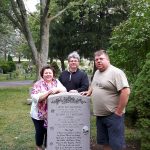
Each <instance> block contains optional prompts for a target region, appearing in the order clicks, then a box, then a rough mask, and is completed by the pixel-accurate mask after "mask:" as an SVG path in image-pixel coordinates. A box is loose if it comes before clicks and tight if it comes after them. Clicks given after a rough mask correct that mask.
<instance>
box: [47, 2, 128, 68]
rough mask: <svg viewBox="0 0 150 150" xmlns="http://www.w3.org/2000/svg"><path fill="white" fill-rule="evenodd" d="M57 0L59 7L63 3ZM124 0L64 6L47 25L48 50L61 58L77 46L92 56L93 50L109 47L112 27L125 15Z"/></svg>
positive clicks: (82, 53) (61, 59)
mask: <svg viewBox="0 0 150 150" xmlns="http://www.w3.org/2000/svg"><path fill="white" fill-rule="evenodd" d="M64 5H65V4H64V3H59V4H58V6H59V7H65V6H64ZM127 9H128V2H127V1H120V0H117V2H116V1H112V0H105V1H87V3H84V4H80V5H76V6H74V7H72V8H71V9H68V10H66V11H65V12H64V13H63V14H62V16H61V18H57V20H55V21H54V22H53V23H52V24H51V26H50V35H51V36H52V38H51V40H50V53H49V56H50V57H52V56H55V57H56V58H58V59H60V61H61V64H62V70H63V69H64V59H65V58H66V56H67V54H69V53H70V52H71V51H74V50H77V51H78V52H79V53H80V55H81V57H82V56H83V57H84V58H89V59H90V58H93V51H95V50H97V49H99V48H108V46H109V38H110V35H111V31H112V28H113V27H114V26H116V25H117V24H119V23H120V22H121V21H122V20H124V19H126V18H127V15H128V12H127Z"/></svg>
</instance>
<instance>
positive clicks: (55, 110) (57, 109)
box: [47, 92, 90, 150]
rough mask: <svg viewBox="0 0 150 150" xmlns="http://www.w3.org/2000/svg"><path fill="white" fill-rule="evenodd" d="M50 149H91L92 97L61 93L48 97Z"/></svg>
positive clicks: (48, 145) (48, 142) (48, 139)
mask: <svg viewBox="0 0 150 150" xmlns="http://www.w3.org/2000/svg"><path fill="white" fill-rule="evenodd" d="M47 149H48V150H90V98H88V97H85V96H81V95H80V94H78V93H77V94H75V93H74V94H71V93H67V92H66V93H60V94H57V95H53V96H49V98H48V135H47Z"/></svg>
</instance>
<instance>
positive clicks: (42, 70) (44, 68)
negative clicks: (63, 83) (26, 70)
mask: <svg viewBox="0 0 150 150" xmlns="http://www.w3.org/2000/svg"><path fill="white" fill-rule="evenodd" d="M46 69H51V70H52V72H53V76H54V77H55V69H54V67H52V66H50V65H46V66H43V67H42V69H41V71H40V75H41V77H42V78H43V74H44V71H45V70H46Z"/></svg>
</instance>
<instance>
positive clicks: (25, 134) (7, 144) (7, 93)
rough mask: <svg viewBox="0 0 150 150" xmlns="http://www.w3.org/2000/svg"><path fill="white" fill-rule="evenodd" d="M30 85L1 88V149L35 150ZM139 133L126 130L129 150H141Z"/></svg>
mask: <svg viewBox="0 0 150 150" xmlns="http://www.w3.org/2000/svg"><path fill="white" fill-rule="evenodd" d="M29 87H30V86H29V85H28V86H27V85H25V86H19V87H1V88H0V149H1V150H34V148H35V142H34V126H33V123H32V120H31V118H30V114H29V112H30V105H27V103H26V100H27V98H29ZM95 132H96V128H95V118H94V117H93V116H92V117H91V150H98V146H97V144H96V142H95V136H96V134H95ZM137 134H138V133H137V132H136V131H135V130H134V129H128V128H126V137H127V141H128V142H127V149H128V150H139V149H140V147H139V145H140V142H138V141H137V140H135V139H136V136H137Z"/></svg>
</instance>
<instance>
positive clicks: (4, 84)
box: [0, 80, 33, 87]
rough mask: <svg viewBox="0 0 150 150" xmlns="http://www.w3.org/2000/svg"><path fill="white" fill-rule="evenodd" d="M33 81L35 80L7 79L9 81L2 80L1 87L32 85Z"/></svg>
mask: <svg viewBox="0 0 150 150" xmlns="http://www.w3.org/2000/svg"><path fill="white" fill-rule="evenodd" d="M32 83H33V80H25V81H7V82H0V87H13V86H23V85H30V84H32Z"/></svg>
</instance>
